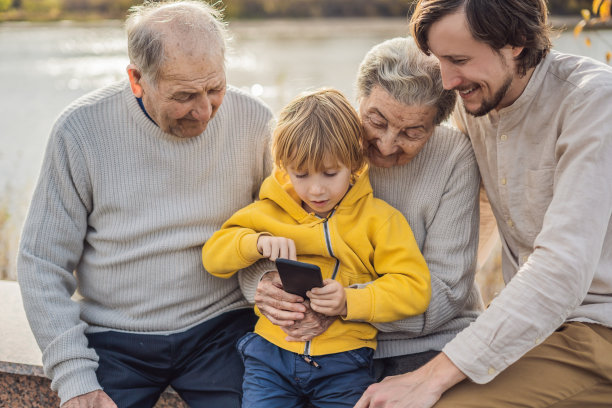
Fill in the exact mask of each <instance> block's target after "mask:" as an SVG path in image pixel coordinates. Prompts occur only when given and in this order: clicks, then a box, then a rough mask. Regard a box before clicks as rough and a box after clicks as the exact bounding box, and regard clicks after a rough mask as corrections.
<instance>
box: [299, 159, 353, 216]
mask: <svg viewBox="0 0 612 408" xmlns="http://www.w3.org/2000/svg"><path fill="white" fill-rule="evenodd" d="M323 166H324V170H323V171H315V170H312V169H296V168H294V167H293V166H288V167H287V173H288V174H289V178H290V179H291V184H293V188H294V189H295V192H296V193H297V195H298V196H299V197H300V198H301V199H302V207H303V208H304V209H305V210H306V211H308V212H309V213H311V212H314V213H315V214H317V215H318V216H319V217H323V218H324V217H327V215H328V214H329V213H330V212H331V211H332V210H333V209H334V207H335V206H336V204H338V203H339V202H340V200H342V198H343V197H344V195H345V194H346V192H347V191H348V189H349V187H350V183H351V170H350V169H349V168H347V167H346V166H345V165H343V164H341V163H336V162H333V161H330V160H325V162H324V164H323Z"/></svg>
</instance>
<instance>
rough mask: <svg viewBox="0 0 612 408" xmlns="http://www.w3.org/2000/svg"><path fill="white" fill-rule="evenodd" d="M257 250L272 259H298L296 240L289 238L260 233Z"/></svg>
mask: <svg viewBox="0 0 612 408" xmlns="http://www.w3.org/2000/svg"><path fill="white" fill-rule="evenodd" d="M257 250H258V251H259V253H260V254H262V255H263V256H264V258H268V259H270V260H271V261H276V258H285V259H290V260H292V261H297V255H296V250H295V242H293V240H292V239H289V238H284V237H272V236H270V235H260V236H259V238H257Z"/></svg>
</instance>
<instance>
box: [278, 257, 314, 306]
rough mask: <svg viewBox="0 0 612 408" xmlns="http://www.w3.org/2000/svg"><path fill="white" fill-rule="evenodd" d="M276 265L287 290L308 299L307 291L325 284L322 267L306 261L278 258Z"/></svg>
mask: <svg viewBox="0 0 612 408" xmlns="http://www.w3.org/2000/svg"><path fill="white" fill-rule="evenodd" d="M276 267H277V268H278V273H279V275H280V278H281V282H282V283H283V289H284V290H285V292H289V293H293V294H294V295H298V296H301V297H303V298H304V299H306V292H307V291H309V290H310V289H312V288H314V287H318V288H320V287H321V286H323V278H322V277H321V269H320V268H319V267H318V266H317V265H313V264H309V263H306V262H299V261H291V260H289V259H283V258H278V259H277V260H276Z"/></svg>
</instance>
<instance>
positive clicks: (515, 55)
mask: <svg viewBox="0 0 612 408" xmlns="http://www.w3.org/2000/svg"><path fill="white" fill-rule="evenodd" d="M524 49H525V47H518V46H513V47H512V57H513V58H518V56H519V55H521V52H523V50H524Z"/></svg>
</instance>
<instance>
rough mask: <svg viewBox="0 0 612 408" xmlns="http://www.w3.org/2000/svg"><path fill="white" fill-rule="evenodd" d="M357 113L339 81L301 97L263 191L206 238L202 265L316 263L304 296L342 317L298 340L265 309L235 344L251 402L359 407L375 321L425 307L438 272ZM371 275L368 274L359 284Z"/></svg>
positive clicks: (277, 136)
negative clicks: (371, 169)
mask: <svg viewBox="0 0 612 408" xmlns="http://www.w3.org/2000/svg"><path fill="white" fill-rule="evenodd" d="M361 136H362V127H361V123H360V120H359V118H358V116H357V114H356V112H355V110H354V109H353V108H352V106H351V105H350V103H349V102H348V101H347V100H346V98H345V97H344V96H343V95H342V94H341V93H340V92H338V91H335V90H331V89H323V90H319V91H315V92H311V93H308V94H304V95H302V96H299V97H297V98H296V99H294V100H293V101H292V102H290V103H289V104H288V105H287V106H286V107H285V108H284V109H283V110H282V112H281V114H280V117H279V121H278V123H277V125H276V128H275V130H274V135H273V139H274V140H273V154H274V159H275V164H276V168H275V170H274V171H273V173H272V175H270V176H269V177H268V178H267V179H266V180H265V181H264V183H263V184H262V187H261V190H260V200H259V201H257V202H255V203H253V204H251V205H249V206H247V207H245V208H243V209H242V210H240V211H238V212H237V213H235V214H234V215H233V216H232V217H231V218H230V219H229V220H228V221H227V222H226V223H225V224H224V225H223V227H222V228H221V230H219V231H217V232H216V233H215V234H214V235H213V236H212V237H211V238H210V239H209V240H208V241H207V242H206V245H205V246H204V248H203V252H202V259H203V263H204V267H205V268H206V270H207V271H208V272H210V273H211V274H213V275H215V276H218V277H224V278H228V277H230V276H232V275H233V274H234V273H236V271H237V270H239V269H242V268H245V267H247V266H249V265H251V264H252V263H254V262H256V261H257V260H259V259H262V258H268V259H270V260H275V259H277V258H289V259H293V260H299V261H303V262H308V263H312V264H315V265H318V266H319V267H320V268H321V271H322V275H323V278H324V279H325V280H324V282H323V283H324V286H323V287H321V288H313V289H311V290H310V291H309V292H308V293H307V295H308V297H309V299H310V300H309V301H310V306H311V307H312V309H313V310H314V311H316V312H319V313H322V314H324V315H327V316H334V317H336V320H335V321H334V322H333V323H332V324H331V326H330V327H329V328H328V329H327V330H326V331H325V332H324V333H323V334H321V335H319V336H317V337H315V338H314V339H312V340H311V341H308V342H290V341H287V340H285V338H286V334H285V333H284V332H283V331H282V329H281V328H280V327H278V326H275V325H274V324H273V323H272V322H270V321H269V320H268V319H267V318H266V317H264V316H260V318H259V321H258V323H257V325H256V327H255V333H249V334H247V335H246V336H244V337H243V338H242V339H241V340H240V341H239V343H238V348H239V351H240V353H241V354H242V356H243V360H244V362H245V376H244V381H243V392H244V395H243V407H263V406H265V407H288V406H292V407H298V406H302V405H303V404H305V403H306V402H307V401H310V402H312V403H313V404H314V405H322V406H338V407H340V406H346V407H352V406H353V405H354V404H355V403H356V402H357V400H358V399H359V397H360V396H361V394H362V392H363V391H364V390H365V389H366V388H367V386H368V385H370V384H371V383H373V382H374V378H373V376H372V353H373V350H374V349H375V348H376V333H377V332H376V329H375V328H374V327H373V326H372V325H371V324H369V323H372V322H389V321H394V320H398V319H402V318H405V317H408V316H412V315H417V314H421V313H423V312H424V311H425V309H426V308H427V306H428V304H429V298H430V293H431V287H430V277H429V271H428V269H427V265H426V264H425V260H424V258H423V256H422V255H421V253H420V251H419V248H418V246H417V243H416V242H415V239H414V236H413V234H412V231H411V229H410V227H409V225H408V223H407V221H406V220H405V218H404V217H403V215H402V214H401V213H400V212H399V211H397V210H395V209H394V208H392V207H391V206H390V205H388V204H386V203H385V202H384V201H382V200H379V199H376V198H374V197H373V195H372V187H371V186H370V182H369V179H368V171H367V167H366V166H365V165H364V156H363V153H362V149H361V145H360V140H361ZM368 282H372V283H371V284H369V285H361V286H360V287H355V286H354V285H357V284H360V283H368Z"/></svg>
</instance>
